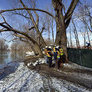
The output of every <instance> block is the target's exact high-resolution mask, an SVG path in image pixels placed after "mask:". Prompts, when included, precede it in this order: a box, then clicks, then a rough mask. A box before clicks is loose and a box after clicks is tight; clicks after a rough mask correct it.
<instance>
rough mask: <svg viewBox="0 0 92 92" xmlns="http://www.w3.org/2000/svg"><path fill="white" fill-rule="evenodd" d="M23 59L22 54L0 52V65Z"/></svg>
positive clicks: (23, 55)
mask: <svg viewBox="0 0 92 92" xmlns="http://www.w3.org/2000/svg"><path fill="white" fill-rule="evenodd" d="M24 57H25V54H24V53H21V52H11V51H0V65H1V64H7V63H9V62H12V61H17V60H20V59H23V58H24Z"/></svg>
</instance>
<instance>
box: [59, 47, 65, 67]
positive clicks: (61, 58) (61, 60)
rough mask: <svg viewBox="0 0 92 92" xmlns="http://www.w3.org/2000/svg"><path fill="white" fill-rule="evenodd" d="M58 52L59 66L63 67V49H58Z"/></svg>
mask: <svg viewBox="0 0 92 92" xmlns="http://www.w3.org/2000/svg"><path fill="white" fill-rule="evenodd" d="M59 52H60V63H59V64H60V66H63V63H65V59H64V52H63V48H61V47H59Z"/></svg>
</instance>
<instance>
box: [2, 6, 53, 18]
mask: <svg viewBox="0 0 92 92" xmlns="http://www.w3.org/2000/svg"><path fill="white" fill-rule="evenodd" d="M25 9H26V10H31V11H40V12H44V13H46V14H48V15H49V16H51V17H53V18H55V16H53V15H52V14H51V13H49V12H47V11H45V10H42V9H34V8H14V9H7V10H0V14H1V13H4V12H9V11H16V10H25Z"/></svg>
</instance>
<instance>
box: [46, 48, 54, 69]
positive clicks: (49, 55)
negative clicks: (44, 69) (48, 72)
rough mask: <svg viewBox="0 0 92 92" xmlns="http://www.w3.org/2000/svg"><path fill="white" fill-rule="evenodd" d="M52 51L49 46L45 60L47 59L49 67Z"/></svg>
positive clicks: (50, 65)
mask: <svg viewBox="0 0 92 92" xmlns="http://www.w3.org/2000/svg"><path fill="white" fill-rule="evenodd" d="M52 55H53V54H52V51H51V46H49V48H48V52H47V58H48V64H49V67H52Z"/></svg>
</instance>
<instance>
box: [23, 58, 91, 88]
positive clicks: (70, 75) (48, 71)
mask: <svg viewBox="0 0 92 92" xmlns="http://www.w3.org/2000/svg"><path fill="white" fill-rule="evenodd" d="M36 60H37V58H32V59H31V60H30V61H28V62H32V61H33V62H35V61H36ZM24 63H25V62H24ZM25 64H26V65H27V63H25ZM28 68H30V69H31V70H36V71H38V72H39V73H40V74H41V75H42V74H45V75H49V76H51V77H55V78H59V79H63V80H66V81H69V82H72V83H74V84H76V85H78V84H79V85H80V86H84V87H86V88H88V89H92V80H91V79H88V78H84V77H79V76H78V75H77V74H78V73H81V74H86V75H90V76H92V71H91V70H88V69H72V68H68V67H63V68H61V69H60V70H58V69H55V68H48V66H47V65H46V64H43V65H37V66H36V67H33V66H29V67H28Z"/></svg>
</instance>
